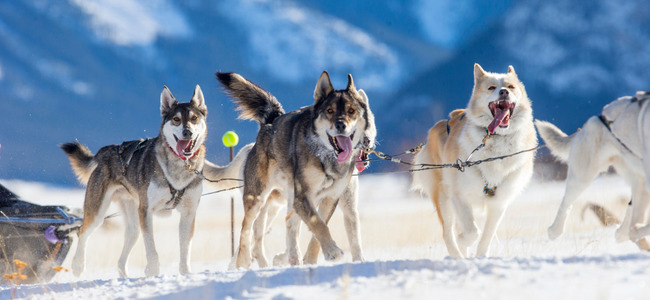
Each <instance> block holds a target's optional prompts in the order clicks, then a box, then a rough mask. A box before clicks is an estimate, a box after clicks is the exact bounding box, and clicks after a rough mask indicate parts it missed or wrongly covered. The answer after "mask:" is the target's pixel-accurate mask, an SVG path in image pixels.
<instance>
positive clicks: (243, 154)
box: [203, 143, 255, 190]
mask: <svg viewBox="0 0 650 300" xmlns="http://www.w3.org/2000/svg"><path fill="white" fill-rule="evenodd" d="M253 145H255V144H253V143H250V144H248V145H246V146H244V147H243V148H241V150H239V152H238V153H237V156H235V158H234V159H233V160H232V162H230V163H229V164H228V165H227V166H223V167H222V166H217V165H215V164H213V163H211V162H209V161H207V160H206V161H205V165H204V166H203V176H205V178H206V179H207V180H206V181H205V184H206V185H207V186H210V187H211V188H213V189H217V190H222V189H229V188H235V187H237V186H241V185H243V184H244V182H243V179H244V174H243V169H244V164H246V159H247V158H248V153H249V152H250V151H251V148H253ZM229 179H240V180H229Z"/></svg>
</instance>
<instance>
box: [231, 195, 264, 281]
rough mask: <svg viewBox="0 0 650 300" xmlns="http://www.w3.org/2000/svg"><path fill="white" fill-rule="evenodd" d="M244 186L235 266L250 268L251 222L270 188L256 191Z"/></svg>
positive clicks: (257, 213) (256, 215)
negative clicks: (242, 209) (242, 215)
mask: <svg viewBox="0 0 650 300" xmlns="http://www.w3.org/2000/svg"><path fill="white" fill-rule="evenodd" d="M248 187H250V185H246V186H245V187H244V195H243V199H244V200H243V202H244V220H242V228H241V234H240V237H239V252H238V253H237V268H246V269H250V267H251V263H252V261H253V254H252V248H251V246H252V245H251V244H252V243H253V240H252V239H253V224H254V222H255V220H256V219H257V218H258V216H259V213H260V210H261V209H262V206H263V205H264V200H266V199H267V198H268V197H269V194H270V193H271V190H268V191H264V192H263V193H257V192H254V191H251V190H249V189H247V188H248Z"/></svg>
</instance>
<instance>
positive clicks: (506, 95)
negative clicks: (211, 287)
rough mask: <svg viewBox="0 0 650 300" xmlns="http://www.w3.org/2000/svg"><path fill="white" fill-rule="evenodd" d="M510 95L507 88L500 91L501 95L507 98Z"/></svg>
mask: <svg viewBox="0 0 650 300" xmlns="http://www.w3.org/2000/svg"><path fill="white" fill-rule="evenodd" d="M508 95H510V92H508V90H506V89H501V90H500V91H499V97H502V98H505V97H508Z"/></svg>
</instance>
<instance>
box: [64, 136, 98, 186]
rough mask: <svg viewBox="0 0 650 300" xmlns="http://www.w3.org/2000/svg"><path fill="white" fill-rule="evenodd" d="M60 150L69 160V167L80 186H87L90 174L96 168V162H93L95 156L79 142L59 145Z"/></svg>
mask: <svg viewBox="0 0 650 300" xmlns="http://www.w3.org/2000/svg"><path fill="white" fill-rule="evenodd" d="M61 149H62V150H63V152H65V155H67V156H68V159H70V165H71V166H72V170H73V171H74V173H75V175H77V179H78V180H79V182H81V184H83V185H86V184H88V179H90V174H92V173H93V171H94V170H95V168H96V167H97V162H96V161H95V160H94V158H95V156H94V155H93V153H92V152H90V150H89V149H88V147H86V146H84V145H82V144H81V143H79V142H74V143H65V144H63V145H61Z"/></svg>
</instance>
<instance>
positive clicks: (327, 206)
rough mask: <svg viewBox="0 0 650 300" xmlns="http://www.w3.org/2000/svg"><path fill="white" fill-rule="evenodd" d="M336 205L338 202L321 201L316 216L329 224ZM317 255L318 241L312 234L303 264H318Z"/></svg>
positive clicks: (327, 199) (328, 199) (329, 199)
mask: <svg viewBox="0 0 650 300" xmlns="http://www.w3.org/2000/svg"><path fill="white" fill-rule="evenodd" d="M337 203H338V200H335V199H332V198H325V199H323V200H322V201H321V203H320V205H319V206H318V215H319V216H320V217H321V218H325V223H326V224H329V222H330V219H331V218H332V215H333V214H334V210H335V209H336V204H337ZM319 253H320V243H319V242H318V239H316V236H315V235H313V234H312V236H311V240H310V241H309V245H308V246H307V252H305V256H304V257H303V263H305V264H310V265H313V264H316V263H317V262H318V254H319Z"/></svg>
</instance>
